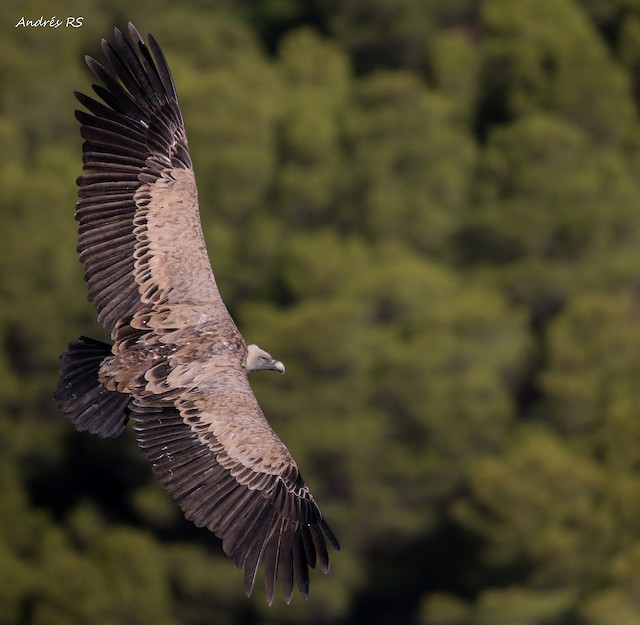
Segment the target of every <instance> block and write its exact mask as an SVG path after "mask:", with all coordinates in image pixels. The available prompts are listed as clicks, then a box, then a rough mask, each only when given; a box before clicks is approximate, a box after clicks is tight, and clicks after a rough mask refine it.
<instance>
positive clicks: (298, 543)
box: [292, 528, 309, 599]
mask: <svg viewBox="0 0 640 625" xmlns="http://www.w3.org/2000/svg"><path fill="white" fill-rule="evenodd" d="M292 556H293V568H294V571H295V578H296V581H297V583H298V590H299V591H300V594H301V595H302V596H303V597H304V598H305V599H307V598H308V597H309V567H308V566H307V557H306V549H305V547H304V544H303V542H302V533H301V532H300V528H299V529H298V531H296V532H295V534H294V535H293V544H292Z"/></svg>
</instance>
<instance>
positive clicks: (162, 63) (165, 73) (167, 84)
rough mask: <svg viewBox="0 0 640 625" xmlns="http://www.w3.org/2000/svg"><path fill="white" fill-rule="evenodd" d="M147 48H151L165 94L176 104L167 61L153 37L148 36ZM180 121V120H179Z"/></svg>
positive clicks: (174, 90)
mask: <svg viewBox="0 0 640 625" xmlns="http://www.w3.org/2000/svg"><path fill="white" fill-rule="evenodd" d="M149 46H150V48H151V52H153V57H154V58H155V59H156V65H157V67H158V75H159V76H160V80H161V81H162V84H163V85H164V90H165V92H166V93H167V94H168V95H170V96H171V98H170V99H172V100H173V101H175V102H176V103H177V102H178V93H177V92H176V86H175V84H174V82H173V77H172V76H171V72H170V71H169V65H168V63H167V59H166V58H165V56H164V53H163V52H162V49H161V48H160V46H159V45H158V42H157V41H156V40H155V39H154V38H153V35H149ZM180 121H182V120H180Z"/></svg>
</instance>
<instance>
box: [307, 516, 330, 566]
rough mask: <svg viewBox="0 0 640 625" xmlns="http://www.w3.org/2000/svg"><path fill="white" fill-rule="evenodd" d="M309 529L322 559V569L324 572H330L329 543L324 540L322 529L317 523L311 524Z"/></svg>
mask: <svg viewBox="0 0 640 625" xmlns="http://www.w3.org/2000/svg"><path fill="white" fill-rule="evenodd" d="M309 531H310V533H311V539H312V540H313V545H314V547H315V550H316V554H317V556H318V560H319V561H320V570H321V571H322V572H323V573H328V572H329V554H328V553H327V545H326V544H325V542H324V537H323V535H322V531H321V530H320V528H319V527H318V526H317V525H310V526H309Z"/></svg>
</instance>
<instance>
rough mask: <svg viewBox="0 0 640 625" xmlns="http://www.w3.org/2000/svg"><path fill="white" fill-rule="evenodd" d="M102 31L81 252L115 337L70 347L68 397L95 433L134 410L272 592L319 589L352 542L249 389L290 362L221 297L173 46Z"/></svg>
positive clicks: (163, 466) (170, 465)
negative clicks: (343, 546)
mask: <svg viewBox="0 0 640 625" xmlns="http://www.w3.org/2000/svg"><path fill="white" fill-rule="evenodd" d="M114 40H115V43H114V45H112V44H111V43H109V42H107V41H106V40H104V39H103V40H102V50H103V52H104V55H105V57H106V59H107V60H108V62H109V64H110V66H111V70H107V69H105V67H104V66H103V65H101V64H100V63H99V62H98V61H96V60H95V59H93V58H91V57H86V62H87V65H88V66H89V68H90V69H91V71H92V72H93V74H94V75H95V76H96V77H97V78H98V80H99V81H100V82H101V83H102V84H101V85H93V89H94V91H95V93H96V94H97V96H98V97H99V98H100V100H102V102H100V101H98V100H96V99H93V98H92V97H89V96H86V95H84V94H82V93H76V94H75V95H76V98H77V99H78V100H79V102H80V103H81V104H82V105H83V106H84V107H85V108H86V109H87V111H88V112H87V111H76V117H77V119H78V121H79V122H80V124H81V128H80V131H81V134H82V137H83V139H84V144H83V162H84V169H85V170H87V173H84V174H83V175H81V176H80V177H79V178H78V181H77V182H78V186H79V191H78V196H79V201H78V203H77V205H76V213H75V218H76V220H77V221H78V222H79V243H78V253H79V254H80V260H81V262H82V264H83V267H84V277H85V280H86V282H87V287H88V298H89V300H90V301H91V302H92V303H93V304H94V305H95V306H96V308H97V310H98V320H99V321H100V322H101V323H102V325H103V326H104V327H105V329H106V330H108V331H109V332H110V333H111V338H112V341H113V344H112V345H108V344H106V343H103V342H101V341H98V340H95V339H90V338H87V337H81V338H80V339H78V340H77V341H74V342H72V343H70V344H69V348H68V351H67V352H65V353H64V354H63V355H62V356H61V370H60V378H59V381H58V387H57V390H56V393H55V396H54V397H55V399H56V400H57V401H58V403H59V405H60V407H61V409H62V411H63V412H64V414H65V415H66V416H67V417H68V418H69V419H70V420H71V421H72V422H73V424H74V425H75V427H76V428H77V429H78V430H81V431H89V432H91V433H93V434H97V435H98V436H101V437H112V436H117V435H118V434H120V433H121V432H122V431H123V429H124V427H125V425H126V423H127V421H128V420H129V419H131V420H132V421H133V425H134V431H135V435H136V439H137V441H138V445H139V447H140V449H141V450H142V452H143V453H144V455H145V456H146V458H147V459H148V460H149V462H150V463H151V466H152V468H153V472H154V474H155V475H156V476H157V478H158V479H159V480H160V482H161V484H162V485H163V487H164V488H165V489H166V491H167V492H168V494H169V495H170V496H171V497H172V499H173V500H174V501H175V502H176V503H177V504H178V505H179V506H180V507H181V508H182V510H183V512H184V514H185V516H186V517H187V519H189V520H191V521H193V523H195V524H196V525H197V526H199V527H202V526H204V527H207V528H208V529H209V530H211V531H212V532H213V533H214V534H215V535H216V536H218V537H219V538H220V539H221V541H222V548H223V550H224V552H225V553H226V554H227V555H229V556H231V557H233V559H234V561H235V563H236V565H237V566H238V567H240V568H244V587H245V591H246V593H247V594H248V595H249V594H251V591H252V589H253V586H254V583H255V579H256V574H257V570H258V567H259V564H260V562H264V580H265V591H266V597H267V602H268V603H269V604H271V603H272V601H273V598H274V595H275V592H276V583H277V581H278V580H279V581H280V584H281V586H282V592H283V595H284V599H285V601H286V602H287V603H289V601H290V600H291V597H292V594H293V587H294V581H295V584H297V587H298V589H299V591H300V593H301V594H302V596H304V597H305V598H306V597H307V596H308V593H309V568H314V567H315V566H316V564H317V565H319V568H320V569H321V570H322V571H323V572H325V573H326V572H327V571H328V570H329V556H328V550H327V545H331V547H333V548H334V549H336V550H339V549H340V545H339V543H338V540H337V539H336V537H335V535H334V533H333V532H332V531H331V529H330V528H329V526H328V524H327V522H326V521H325V519H324V518H323V516H322V513H321V512H320V509H319V508H318V505H317V504H316V502H315V500H314V498H313V496H312V495H311V492H310V491H309V489H308V487H307V485H306V484H305V482H304V480H303V479H302V476H301V475H300V471H299V470H298V467H297V465H296V463H295V461H294V460H293V458H292V457H291V454H290V453H289V451H288V449H287V448H286V447H285V446H284V444H283V443H282V442H281V441H280V439H279V438H278V437H277V436H276V434H275V433H274V431H273V430H272V429H271V427H270V425H269V423H268V422H267V420H266V419H265V417H264V414H263V412H262V410H261V409H260V406H259V405H258V402H257V400H256V398H255V396H254V394H253V392H252V390H251V387H250V385H249V382H248V378H247V375H248V373H249V372H251V371H258V370H272V371H279V372H282V373H284V365H283V364H282V363H281V362H279V361H277V360H275V359H274V358H272V357H271V356H270V355H269V354H268V353H267V352H266V351H264V350H262V349H260V348H259V347H257V346H256V345H247V344H246V342H245V341H244V339H243V338H242V335H241V334H240V332H239V331H238V328H237V327H236V325H235V323H234V321H233V319H232V318H231V316H230V314H229V312H228V311H227V308H226V306H225V304H224V302H223V301H222V298H221V296H220V293H219V291H218V287H217V285H216V281H215V278H214V275H213V271H212V269H211V265H210V262H209V258H208V255H207V250H206V247H205V242H204V238H203V234H202V227H201V224H200V217H199V209H198V199H197V189H196V183H195V178H194V173H193V167H192V163H191V157H190V156H189V149H188V145H187V136H186V132H185V127H184V122H183V119H182V113H181V111H180V106H179V104H178V98H177V95H176V89H175V85H174V82H173V79H172V77H171V74H170V71H169V67H168V65H167V62H166V59H165V57H164V55H163V53H162V50H161V49H160V47H159V46H158V44H157V43H156V41H155V40H154V38H153V37H152V36H151V35H149V37H148V45H147V44H145V42H144V41H143V39H142V37H141V36H140V34H139V33H138V31H137V30H136V29H135V27H134V26H133V25H132V24H129V39H127V37H126V36H125V35H123V33H122V32H121V31H119V30H118V29H116V30H115V31H114Z"/></svg>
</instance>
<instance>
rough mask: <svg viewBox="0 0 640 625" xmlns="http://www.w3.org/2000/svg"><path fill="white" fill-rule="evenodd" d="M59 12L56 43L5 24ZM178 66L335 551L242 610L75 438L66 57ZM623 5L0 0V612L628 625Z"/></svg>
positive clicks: (637, 423)
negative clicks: (286, 598)
mask: <svg viewBox="0 0 640 625" xmlns="http://www.w3.org/2000/svg"><path fill="white" fill-rule="evenodd" d="M41 16H42V17H43V18H45V19H49V18H51V17H53V16H56V17H57V18H58V19H62V20H66V18H67V17H69V16H71V17H80V16H81V17H83V23H82V26H81V27H80V28H65V27H64V26H62V27H60V28H57V29H55V28H50V27H49V28H23V27H20V26H18V27H16V26H15V25H16V24H17V23H18V22H19V20H20V19H21V18H22V17H25V18H26V19H33V20H36V19H38V18H39V17H41ZM129 20H132V21H133V22H134V23H135V24H136V25H137V26H138V28H139V29H140V31H141V32H142V33H143V34H146V33H147V32H152V33H153V34H154V35H155V37H156V38H157V39H158V40H159V42H160V43H161V45H162V46H163V48H164V51H165V54H166V56H167V57H168V60H169V64H170V66H171V68H172V71H173V74H174V77H175V81H176V83H177V88H178V93H179V96H180V99H181V104H182V108H183V112H184V117H185V120H186V125H187V132H188V136H189V141H190V147H191V153H192V156H193V161H194V163H195V167H196V173H197V177H198V185H199V190H200V203H201V207H202V220H203V223H204V229H205V235H206V238H207V241H208V245H209V251H210V255H211V259H212V262H213V266H214V270H215V272H216V275H217V279H218V282H219V285H220V288H221V291H222V293H223V296H224V298H225V300H226V301H227V303H228V304H229V307H230V309H231V311H232V313H233V315H234V317H235V318H236V320H237V322H238V324H239V325H240V327H241V329H242V330H243V333H244V335H245V337H246V338H247V339H248V340H249V341H254V340H255V341H257V342H259V343H260V344H261V345H263V346H264V347H265V348H267V349H268V350H269V351H271V352H272V353H273V354H274V355H276V356H277V357H278V358H279V359H281V360H283V361H284V362H285V363H286V366H287V374H286V375H285V376H284V377H282V378H277V379H276V378H275V377H274V376H269V375H266V374H265V375H263V376H256V377H255V378H254V379H253V385H254V388H255V391H256V394H257V395H258V397H259V400H260V401H261V403H262V405H263V407H264V409H265V412H266V414H267V415H268V417H269V419H270V421H271V422H272V424H273V426H274V428H275V429H276V430H277V431H278V433H279V434H280V436H281V438H282V439H283V440H284V441H285V443H286V444H287V445H288V446H289V448H290V449H291V451H292V453H293V455H294V456H295V457H296V459H297V461H298V464H299V465H300V466H301V468H302V471H303V474H304V475H305V478H306V480H307V482H308V483H309V484H310V486H311V488H312V490H313V492H314V493H315V495H316V497H317V499H318V500H319V502H320V504H321V506H322V509H323V511H324V512H325V514H326V516H327V518H328V519H329V521H330V522H331V524H332V526H333V527H334V529H335V531H336V532H337V534H338V535H339V536H340V539H341V542H342V544H343V551H342V552H340V553H339V554H335V556H334V558H333V566H332V570H331V572H330V574H329V575H327V576H323V575H322V574H320V573H316V574H315V575H314V576H313V578H312V582H311V584H312V589H311V598H310V599H309V601H306V602H305V601H303V600H301V599H300V598H299V597H295V598H294V601H293V603H292V605H291V606H285V605H283V604H282V602H281V601H280V602H278V603H277V604H276V605H274V606H273V607H271V608H268V607H267V606H266V605H265V602H264V598H263V596H262V593H261V589H260V588H259V587H258V588H257V590H256V592H255V593H254V596H253V597H252V598H251V599H247V598H246V597H244V595H243V592H242V574H241V572H240V571H238V570H237V569H235V567H234V566H233V563H232V562H231V561H230V560H228V559H227V558H226V557H224V556H222V555H221V552H220V548H219V545H218V542H217V540H216V539H215V538H214V537H213V536H211V535H210V534H209V533H208V532H206V531H204V530H197V529H195V528H194V527H192V526H191V525H190V524H189V523H187V522H186V521H184V519H183V518H182V515H181V513H180V512H179V510H178V509H177V508H176V506H174V505H173V504H172V503H171V502H170V501H169V499H168V498H167V496H166V495H165V494H164V492H163V491H162V490H161V488H160V487H159V485H158V484H157V482H156V481H155V479H153V477H152V475H151V471H150V468H149V466H148V465H147V463H146V462H145V461H144V459H143V457H142V455H141V454H140V453H139V452H138V450H137V448H136V444H135V440H134V438H133V435H132V432H131V430H130V429H129V430H128V431H127V433H126V435H124V436H122V437H121V438H119V439H117V440H106V441H104V440H99V439H97V438H94V437H92V436H90V435H87V434H78V433H76V432H75V430H74V429H73V427H72V426H71V424H70V423H68V422H67V421H66V420H65V419H64V417H63V416H62V414H61V413H60V412H59V410H58V409H57V408H56V406H55V404H54V402H53V400H52V398H51V395H52V392H53V389H54V387H55V384H56V374H57V368H58V355H59V353H60V352H62V351H63V350H64V349H65V347H66V344H67V342H68V341H69V340H72V339H74V338H76V337H77V336H78V335H80V334H85V335H90V336H96V337H98V338H104V333H103V332H102V331H101V329H99V328H98V326H97V324H96V322H95V312H94V310H93V308H92V307H91V306H90V305H89V304H88V303H87V302H86V299H85V288H84V283H83V280H82V272H81V267H80V264H79V263H78V260H77V255H76V253H75V245H76V223H75V222H74V220H73V210H74V203H75V200H76V187H75V184H74V180H75V178H76V176H77V175H79V173H80V172H81V139H80V136H79V132H78V124H77V122H76V121H75V120H74V118H73V110H74V108H76V103H75V100H74V98H73V95H72V92H73V90H74V89H76V90H81V91H84V92H88V91H90V83H91V79H90V77H89V72H88V71H87V69H86V67H85V66H84V63H83V55H84V54H85V53H90V54H92V55H94V56H99V55H100V49H99V42H100V39H101V37H103V36H107V37H111V33H112V29H113V27H114V26H119V27H121V28H126V24H127V22H128V21H129ZM639 90H640V2H639V1H638V0H517V1H514V0H483V1H480V0H349V1H348V2H340V1H339V0H307V1H302V0H264V1H250V0H236V1H232V0H218V1H216V2H204V1H202V0H186V1H183V2H170V1H168V0H155V1H153V2H151V1H150V0H145V1H140V2H131V1H130V0H115V1H113V0H110V1H108V2H107V1H106V0H104V1H98V0H95V1H92V2H87V1H86V0H83V1H80V0H76V1H74V0H64V1H61V2H57V3H52V2H45V1H44V0H29V1H26V2H18V1H16V0H9V1H6V0H5V2H3V3H2V7H0V145H2V150H1V151H0V189H1V192H0V217H1V227H0V624H2V625H5V624H6V625H14V624H17V625H87V624H91V625H124V624H127V625H138V624H139V625H179V624H180V625H205V624H206V625H218V624H220V625H227V624H229V625H231V624H236V623H237V624H247V623H256V624H259V625H271V624H273V625H276V624H278V625H285V624H289V623H300V624H318V625H319V624H329V623H335V624H346V623H350V624H360V623H362V624H365V623H366V624H367V625H386V624H389V625H395V624H398V623H402V624H404V623H406V624H411V625H639V624H640V300H639V297H640V288H639V287H640V280H639V278H640V176H639V173H640V124H639V121H638V96H639V95H640V91H639Z"/></svg>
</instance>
